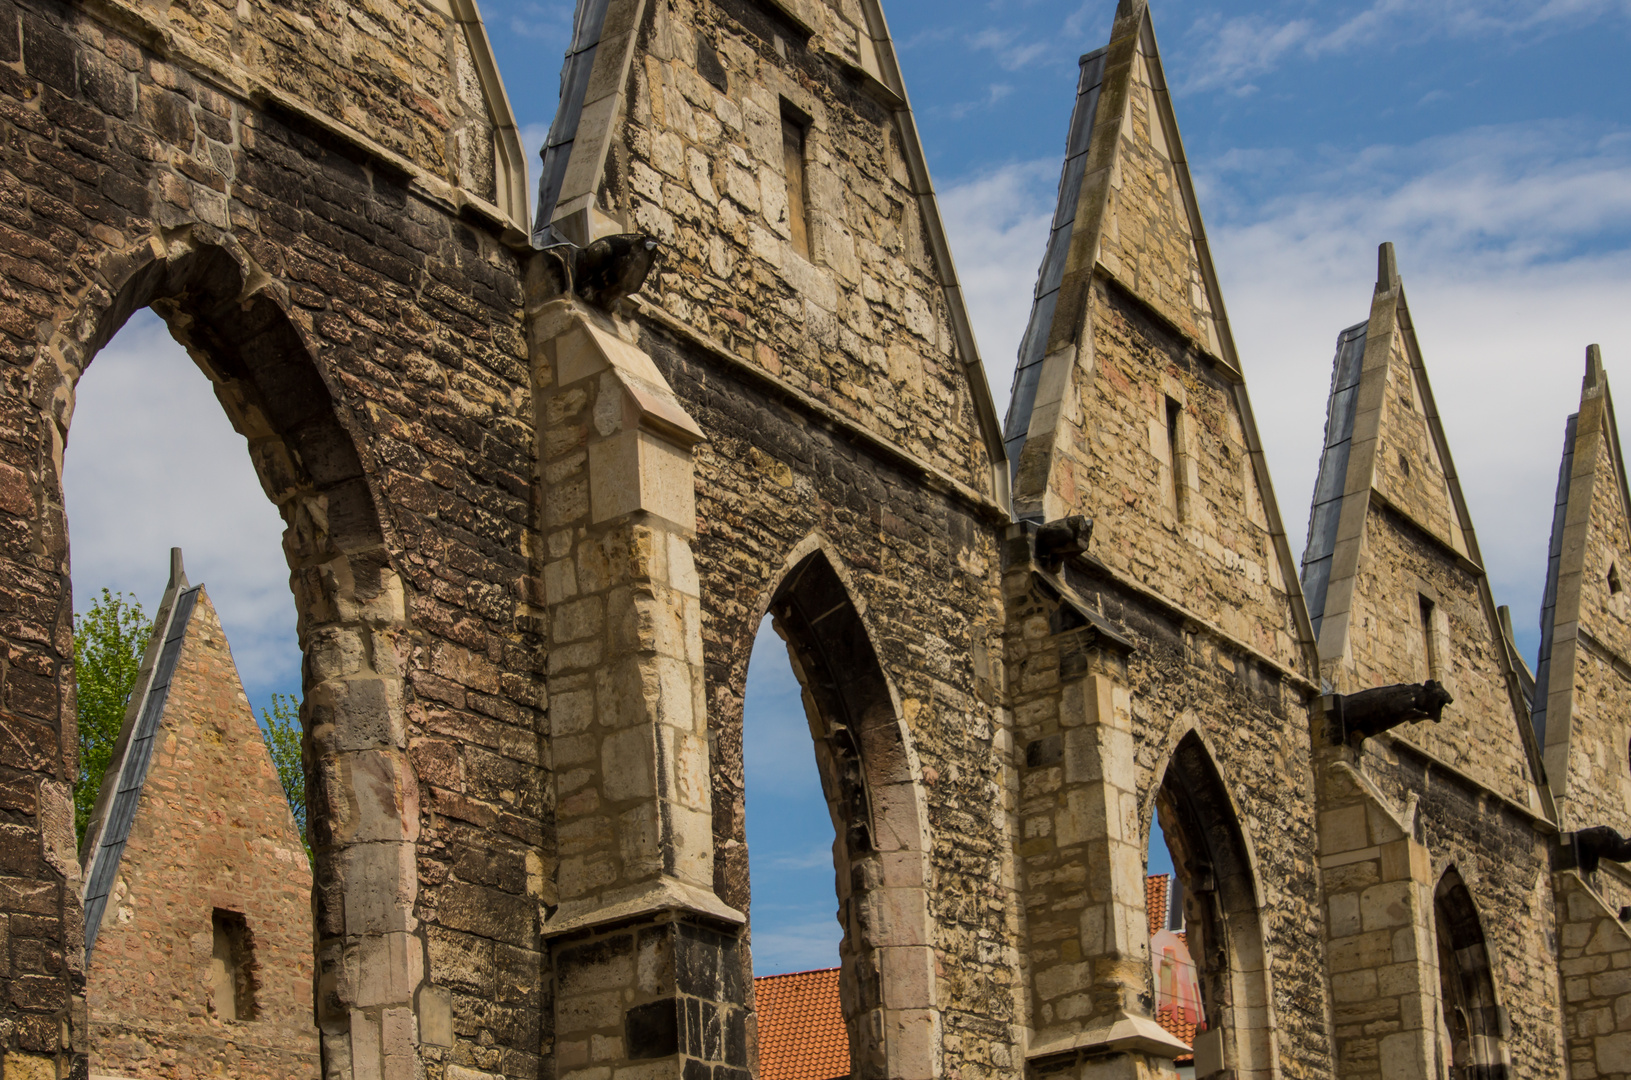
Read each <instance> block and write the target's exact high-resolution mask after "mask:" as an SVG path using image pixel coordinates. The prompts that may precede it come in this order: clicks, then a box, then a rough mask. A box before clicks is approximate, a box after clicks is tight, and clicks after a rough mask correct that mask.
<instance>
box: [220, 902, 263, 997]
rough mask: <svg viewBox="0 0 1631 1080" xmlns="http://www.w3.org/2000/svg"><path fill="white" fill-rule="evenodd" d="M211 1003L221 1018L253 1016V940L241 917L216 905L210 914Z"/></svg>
mask: <svg viewBox="0 0 1631 1080" xmlns="http://www.w3.org/2000/svg"><path fill="white" fill-rule="evenodd" d="M210 923H211V927H212V929H213V930H214V931H215V947H214V949H213V950H212V951H211V953H210V1006H211V1008H213V1009H214V1011H215V1015H216V1017H217V1018H218V1019H220V1020H222V1021H241V1020H253V1019H255V980H254V970H255V962H254V942H253V940H252V938H251V936H250V933H249V926H248V925H247V924H246V923H245V922H244V917H243V916H242V915H241V914H239V913H238V912H236V911H223V910H221V909H220V908H216V909H215V911H214V912H213V913H212V914H211V916H210Z"/></svg>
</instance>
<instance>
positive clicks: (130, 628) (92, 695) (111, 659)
mask: <svg viewBox="0 0 1631 1080" xmlns="http://www.w3.org/2000/svg"><path fill="white" fill-rule="evenodd" d="M152 633H153V623H152V620H150V619H149V618H148V617H147V616H146V614H144V613H143V611H142V605H141V602H140V601H138V600H137V599H136V598H135V597H134V596H130V597H126V595H125V594H124V593H122V592H117V593H116V592H110V591H108V590H107V589H103V590H102V595H101V597H100V598H98V599H97V600H95V601H93V602H92V603H91V609H90V610H89V611H87V612H84V613H83V614H80V615H77V616H75V617H74V677H75V679H76V680H77V682H78V699H79V777H78V780H77V782H76V783H75V784H74V827H75V828H76V829H77V830H78V832H79V842H80V843H81V844H84V842H85V828H86V826H88V825H89V824H90V821H91V811H92V810H93V809H95V807H96V793H97V790H98V789H99V788H100V787H101V786H102V774H103V773H104V772H105V771H107V767H108V762H109V760H111V759H112V757H113V746H114V743H116V742H118V741H119V729H120V728H121V727H122V726H123V725H124V722H125V706H126V704H127V703H128V702H129V701H130V693H131V691H132V690H134V689H135V687H136V673H137V671H138V670H139V669H140V667H141V663H142V652H143V651H144V650H145V649H146V648H147V639H148V638H149V637H150V636H151V635H152Z"/></svg>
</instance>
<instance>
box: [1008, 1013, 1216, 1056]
mask: <svg viewBox="0 0 1631 1080" xmlns="http://www.w3.org/2000/svg"><path fill="white" fill-rule="evenodd" d="M1118 1050H1119V1051H1127V1052H1134V1053H1142V1054H1148V1055H1150V1056H1151V1057H1159V1058H1167V1059H1173V1058H1180V1057H1183V1056H1184V1055H1185V1054H1189V1053H1192V1052H1193V1051H1192V1050H1191V1049H1190V1047H1189V1045H1188V1044H1187V1043H1183V1042H1180V1041H1179V1040H1178V1039H1177V1038H1176V1037H1175V1036H1173V1035H1172V1034H1171V1033H1170V1032H1168V1031H1167V1029H1166V1028H1164V1027H1162V1026H1161V1025H1160V1024H1157V1023H1156V1022H1155V1021H1154V1020H1151V1019H1150V1018H1149V1017H1147V1016H1129V1015H1128V1014H1126V1013H1121V1014H1119V1015H1117V1016H1115V1017H1111V1018H1106V1020H1104V1021H1101V1022H1100V1023H1098V1024H1096V1025H1094V1026H1093V1027H1090V1028H1088V1029H1087V1030H1085V1031H1079V1032H1077V1033H1076V1034H1074V1035H1061V1036H1058V1037H1055V1038H1051V1039H1045V1040H1043V1041H1042V1042H1040V1043H1036V1044H1033V1045H1032V1046H1031V1047H1029V1048H1028V1049H1027V1050H1026V1051H1025V1060H1026V1061H1027V1062H1036V1061H1040V1060H1042V1059H1043V1058H1051V1057H1059V1056H1060V1055H1062V1054H1079V1053H1102V1052H1105V1051H1118Z"/></svg>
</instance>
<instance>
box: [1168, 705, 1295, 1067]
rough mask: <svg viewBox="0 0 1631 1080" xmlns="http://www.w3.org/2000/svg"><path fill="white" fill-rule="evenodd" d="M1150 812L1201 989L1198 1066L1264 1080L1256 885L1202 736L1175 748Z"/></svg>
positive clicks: (1262, 961) (1268, 1052)
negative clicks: (1179, 896)
mask: <svg viewBox="0 0 1631 1080" xmlns="http://www.w3.org/2000/svg"><path fill="white" fill-rule="evenodd" d="M1154 803H1155V816H1156V818H1157V819H1158V820H1159V821H1160V824H1161V830H1162V832H1163V833H1164V834H1165V835H1166V839H1167V845H1168V847H1169V848H1170V849H1171V851H1172V860H1173V869H1174V871H1175V874H1176V877H1177V880H1178V883H1179V886H1180V887H1181V888H1182V890H1183V915H1184V923H1185V929H1186V931H1187V935H1188V945H1189V953H1190V957H1191V958H1192V959H1193V961H1194V963H1195V968H1196V974H1197V977H1198V979H1199V982H1200V988H1201V1003H1202V1007H1203V1010H1204V1014H1205V1015H1204V1023H1203V1024H1202V1025H1201V1030H1199V1031H1197V1034H1196V1041H1195V1046H1196V1055H1197V1062H1199V1060H1200V1059H1201V1058H1202V1057H1203V1056H1207V1057H1209V1059H1210V1060H1211V1061H1213V1062H1221V1063H1222V1067H1224V1068H1228V1069H1232V1070H1233V1071H1234V1075H1235V1076H1238V1077H1242V1078H1244V1077H1267V1076H1270V1075H1272V1074H1273V1072H1274V1067H1275V1066H1274V1053H1275V1051H1274V1040H1273V1037H1272V1035H1273V1029H1274V1025H1273V1020H1272V1017H1271V1016H1270V1015H1269V1009H1268V1005H1267V1003H1268V1002H1269V1001H1271V1000H1272V997H1271V996H1270V994H1269V979H1270V975H1269V970H1268V953H1267V950H1266V949H1265V947H1264V941H1263V927H1262V922H1261V920H1260V918H1259V914H1258V910H1259V903H1258V888H1257V877H1256V874H1255V873H1254V871H1253V869H1252V859H1251V852H1250V849H1249V847H1248V843H1247V840H1246V837H1245V834H1244V832H1243V831H1242V829H1241V827H1240V821H1239V818H1238V816H1237V813H1236V810H1235V806H1234V800H1233V799H1232V798H1230V795H1229V791H1228V788H1227V786H1226V785H1225V783H1224V780H1223V777H1222V774H1221V773H1220V772H1219V771H1218V767H1217V764H1216V762H1215V761H1214V760H1213V758H1212V755H1211V753H1210V751H1208V750H1207V748H1206V744H1205V742H1204V741H1203V739H1202V738H1201V735H1200V733H1199V732H1197V731H1194V730H1191V731H1189V732H1187V733H1186V734H1184V735H1183V736H1182V737H1181V738H1180V739H1179V740H1178V743H1177V746H1176V747H1175V748H1174V749H1173V752H1172V756H1171V758H1170V759H1169V760H1168V762H1167V764H1166V768H1165V772H1164V773H1163V774H1162V776H1161V781H1160V784H1159V786H1158V787H1157V788H1156V790H1155V795H1154Z"/></svg>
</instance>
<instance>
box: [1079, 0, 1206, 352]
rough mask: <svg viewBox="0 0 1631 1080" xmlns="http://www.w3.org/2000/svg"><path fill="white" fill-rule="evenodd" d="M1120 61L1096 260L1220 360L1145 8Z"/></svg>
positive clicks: (1178, 147)
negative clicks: (1136, 32)
mask: <svg viewBox="0 0 1631 1080" xmlns="http://www.w3.org/2000/svg"><path fill="white" fill-rule="evenodd" d="M1123 7H1124V8H1126V9H1129V10H1130V9H1133V8H1140V9H1141V8H1144V5H1143V4H1141V3H1140V4H1130V5H1123ZM1122 17H1124V16H1120V15H1118V22H1119V21H1120V19H1121V18H1122ZM1117 59H1119V58H1115V57H1113V58H1112V62H1111V65H1110V67H1108V68H1107V70H1106V72H1105V82H1106V93H1105V99H1106V101H1107V102H1108V103H1110V104H1111V105H1112V107H1113V106H1114V105H1115V104H1118V103H1119V104H1120V106H1121V115H1120V116H1119V118H1117V124H1116V128H1115V129H1114V133H1113V135H1112V136H1111V137H1112V138H1113V139H1114V142H1113V148H1114V158H1113V160H1112V162H1111V164H1110V171H1109V176H1108V178H1107V186H1108V191H1107V192H1106V193H1105V199H1104V203H1103V207H1102V210H1101V211H1100V213H1101V214H1102V217H1101V219H1100V222H1099V227H1098V229H1097V249H1096V251H1095V252H1094V258H1095V261H1096V262H1097V263H1098V264H1099V265H1100V266H1102V267H1103V268H1104V270H1105V271H1106V272H1107V273H1109V274H1110V276H1111V277H1113V278H1114V279H1115V280H1116V281H1117V282H1119V283H1120V284H1121V285H1123V286H1124V287H1125V288H1127V289H1128V290H1129V291H1131V292H1132V293H1133V294H1134V295H1136V296H1138V297H1139V298H1140V299H1141V300H1143V301H1145V302H1146V303H1147V304H1149V305H1150V306H1151V307H1152V308H1154V309H1155V310H1156V311H1158V312H1159V313H1160V314H1161V315H1162V316H1163V317H1164V318H1166V319H1167V320H1169V321H1170V322H1171V323H1172V324H1173V325H1174V326H1176V327H1177V328H1178V329H1179V330H1181V331H1182V332H1183V333H1184V334H1185V335H1186V336H1187V337H1189V338H1190V339H1191V340H1192V341H1194V342H1195V343H1196V344H1197V345H1199V346H1200V347H1201V348H1202V349H1204V350H1205V351H1207V352H1208V353H1210V354H1211V355H1212V356H1214V357H1219V358H1223V355H1224V354H1223V346H1222V343H1221V341H1220V340H1219V334H1218V326H1217V319H1216V316H1215V314H1214V311H1213V306H1214V305H1213V299H1212V296H1211V289H1210V283H1209V281H1208V274H1207V267H1206V266H1205V264H1204V262H1203V258H1202V256H1201V253H1200V251H1199V249H1198V247H1197V243H1196V240H1197V236H1196V232H1197V228H1198V225H1199V211H1198V209H1197V208H1196V207H1195V206H1193V205H1192V204H1191V202H1190V200H1191V199H1192V197H1193V194H1192V185H1191V183H1190V180H1189V176H1188V165H1187V163H1186V161H1185V160H1184V155H1183V144H1182V142H1181V140H1180V138H1179V134H1178V126H1177V120H1176V118H1175V117H1174V114H1173V111H1172V103H1171V100H1170V98H1169V96H1168V93H1167V87H1166V82H1165V78H1164V76H1163V75H1162V72H1161V62H1160V54H1159V51H1158V49H1157V47H1156V43H1155V33H1154V30H1153V29H1152V27H1151V24H1150V21H1149V17H1148V14H1147V13H1146V14H1145V15H1144V16H1143V19H1142V27H1141V30H1140V32H1139V35H1138V41H1137V46H1136V48H1135V49H1133V50H1132V55H1131V56H1130V58H1128V61H1127V62H1126V63H1122V64H1117V63H1116V60H1117ZM1117 67H1120V68H1121V70H1120V71H1117V70H1116V68H1117ZM1118 83H1119V84H1120V85H1119V86H1118V85H1117V84H1118Z"/></svg>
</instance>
